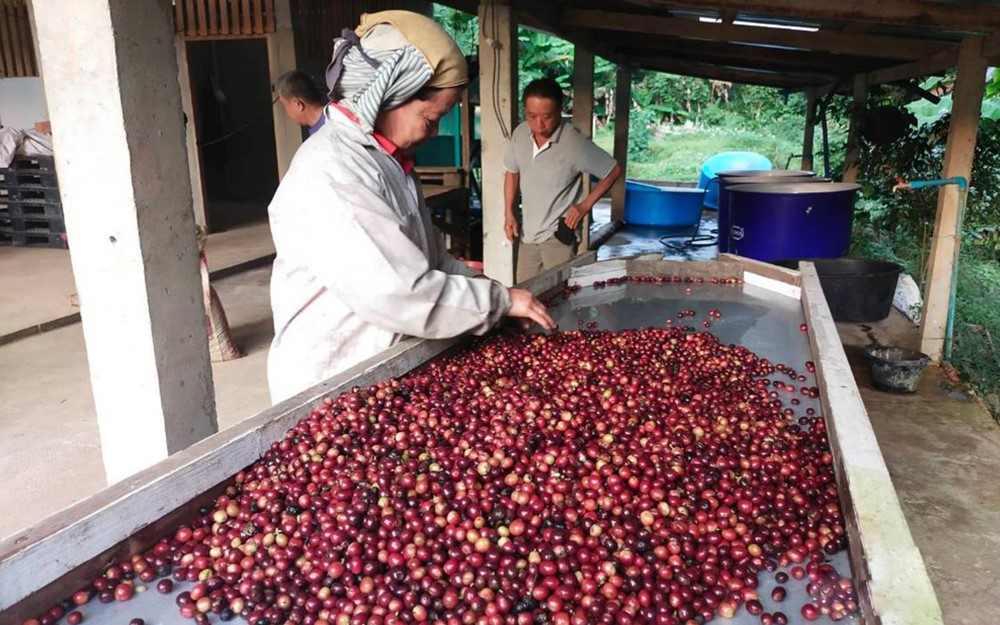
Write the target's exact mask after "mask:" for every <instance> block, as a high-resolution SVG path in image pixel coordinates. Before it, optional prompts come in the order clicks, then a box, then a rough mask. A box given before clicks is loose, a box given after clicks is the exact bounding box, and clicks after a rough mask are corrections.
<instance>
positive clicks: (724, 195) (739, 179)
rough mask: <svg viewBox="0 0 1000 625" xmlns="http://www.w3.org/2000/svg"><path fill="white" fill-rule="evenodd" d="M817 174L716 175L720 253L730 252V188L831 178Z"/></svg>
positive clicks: (777, 171) (787, 171)
mask: <svg viewBox="0 0 1000 625" xmlns="http://www.w3.org/2000/svg"><path fill="white" fill-rule="evenodd" d="M815 175H816V174H815V173H814V172H811V171H805V170H800V169H771V170H768V171H746V170H743V171H721V172H719V173H717V174H716V178H717V179H718V180H717V182H716V183H714V184H717V185H718V187H719V214H718V219H719V251H720V252H728V251H729V249H728V246H729V237H727V236H725V235H724V233H726V232H729V192H728V191H729V187H731V186H733V185H736V184H766V183H772V182H778V181H780V180H784V179H788V178H794V179H795V180H796V181H804V180H809V181H810V182H811V181H816V182H820V181H826V182H829V178H813V176H815ZM713 186H714V185H713Z"/></svg>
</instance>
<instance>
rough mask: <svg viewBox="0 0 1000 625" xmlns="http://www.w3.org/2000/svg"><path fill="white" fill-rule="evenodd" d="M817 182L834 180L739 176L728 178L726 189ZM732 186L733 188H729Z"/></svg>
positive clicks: (831, 180)
mask: <svg viewBox="0 0 1000 625" xmlns="http://www.w3.org/2000/svg"><path fill="white" fill-rule="evenodd" d="M816 182H833V179H832V178H817V177H813V178H806V177H801V178H780V179H777V180H775V178H774V177H773V176H739V177H734V178H728V179H727V180H726V189H731V188H733V186H737V185H741V184H743V185H746V184H813V183H816ZM729 185H732V186H729Z"/></svg>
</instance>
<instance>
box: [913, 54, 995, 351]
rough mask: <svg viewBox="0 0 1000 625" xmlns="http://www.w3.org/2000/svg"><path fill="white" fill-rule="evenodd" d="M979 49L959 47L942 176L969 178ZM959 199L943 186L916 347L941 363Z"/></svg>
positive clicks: (981, 74)
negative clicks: (918, 342)
mask: <svg viewBox="0 0 1000 625" xmlns="http://www.w3.org/2000/svg"><path fill="white" fill-rule="evenodd" d="M982 50H983V39H982V38H981V37H967V38H966V39H964V40H963V41H962V45H961V48H960V49H959V55H958V75H957V79H956V81H955V90H954V92H953V103H952V107H951V122H950V123H949V125H948V143H947V145H946V147H945V152H944V168H943V170H942V172H941V177H942V178H951V177H954V176H963V177H965V178H966V179H967V180H968V179H969V177H970V175H971V173H972V157H973V154H974V152H975V149H976V132H977V130H978V127H979V115H980V107H981V106H982V101H983V88H984V87H983V85H984V83H985V82H986V65H987V63H986V58H985V57H984V56H983V54H982ZM961 199H962V198H961V192H960V191H959V189H958V187H957V186H955V185H946V186H942V187H941V188H940V191H938V204H937V218H936V220H935V224H934V238H933V239H932V240H931V251H930V260H929V262H928V269H927V287H926V293H925V294H924V302H925V304H924V315H923V319H922V321H921V328H920V349H921V351H923V352H924V353H925V354H927V355H928V356H930V357H931V358H932V359H933V360H935V361H940V360H941V356H942V353H943V351H944V343H945V338H946V337H945V335H946V332H947V327H948V311H949V308H950V306H951V291H952V288H953V287H952V280H953V277H954V266H955V263H957V262H958V250H959V245H960V243H961V239H960V237H961V234H962V233H961V232H959V227H960V224H961V219H962V215H961V213H960V210H959V209H960V205H961Z"/></svg>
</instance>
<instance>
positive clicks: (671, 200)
mask: <svg viewBox="0 0 1000 625" xmlns="http://www.w3.org/2000/svg"><path fill="white" fill-rule="evenodd" d="M704 199H705V190H704V189H694V188H691V187H658V186H656V185H651V184H644V183H642V182H635V181H633V180H627V181H625V223H628V224H632V225H636V226H653V227H677V226H693V225H695V224H697V223H698V222H700V221H701V208H702V201H703V200H704Z"/></svg>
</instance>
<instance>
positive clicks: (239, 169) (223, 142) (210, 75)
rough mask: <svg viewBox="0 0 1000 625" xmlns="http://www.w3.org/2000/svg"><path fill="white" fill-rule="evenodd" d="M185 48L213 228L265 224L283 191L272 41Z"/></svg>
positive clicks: (194, 44)
mask: <svg viewBox="0 0 1000 625" xmlns="http://www.w3.org/2000/svg"><path fill="white" fill-rule="evenodd" d="M187 45H188V63H189V66H190V73H191V94H192V97H193V99H194V109H195V120H196V124H197V129H196V130H197V134H198V153H199V154H200V158H201V172H202V181H203V185H204V191H205V212H206V216H207V218H208V225H209V228H210V229H211V231H213V232H218V231H220V230H228V229H231V228H235V227H238V226H240V225H243V224H247V223H252V222H257V221H262V220H266V219H267V205H268V203H270V201H271V197H272V196H273V195H274V191H275V190H276V189H277V188H278V162H277V157H276V155H275V144H274V119H273V117H272V115H273V108H272V107H273V105H272V95H271V81H270V77H269V73H268V63H267V42H266V41H265V40H264V39H242V40H225V41H200V42H190V43H188V44H187Z"/></svg>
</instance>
